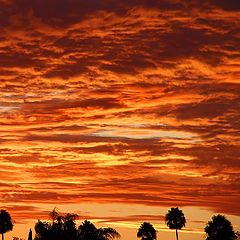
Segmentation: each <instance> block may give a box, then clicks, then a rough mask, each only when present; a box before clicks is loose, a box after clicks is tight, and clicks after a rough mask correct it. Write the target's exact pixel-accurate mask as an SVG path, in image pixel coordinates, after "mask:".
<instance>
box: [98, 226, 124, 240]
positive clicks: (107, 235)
mask: <svg viewBox="0 0 240 240" xmlns="http://www.w3.org/2000/svg"><path fill="white" fill-rule="evenodd" d="M97 236H98V238H97V239H99V240H113V239H115V238H119V237H120V234H119V233H118V232H117V231H116V230H115V229H113V228H110V227H108V228H99V229H97Z"/></svg>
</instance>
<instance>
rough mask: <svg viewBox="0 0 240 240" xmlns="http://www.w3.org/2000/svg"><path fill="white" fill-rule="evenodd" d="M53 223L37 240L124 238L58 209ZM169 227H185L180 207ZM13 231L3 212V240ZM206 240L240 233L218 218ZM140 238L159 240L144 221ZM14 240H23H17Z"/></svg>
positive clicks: (234, 238)
mask: <svg viewBox="0 0 240 240" xmlns="http://www.w3.org/2000/svg"><path fill="white" fill-rule="evenodd" d="M49 216H50V219H51V221H50V222H49V221H40V220H38V222H37V223H36V224H35V238H34V240H114V239H116V238H120V234H119V233H118V232H117V231H116V230H115V229H113V228H110V227H107V228H97V227H96V226H95V225H94V224H93V223H91V222H90V221H88V220H84V221H83V222H82V223H81V224H80V225H79V226H77V223H76V220H77V219H79V217H78V215H76V214H71V213H67V214H60V213H59V212H58V211H57V210H56V208H54V209H53V211H51V212H50V214H49ZM165 222H166V225H167V226H168V227H169V228H170V229H174V230H175V232H176V239H177V240H178V239H179V236H178V230H180V229H182V228H183V227H185V224H186V218H185V216H184V214H183V212H182V210H180V209H179V208H171V209H170V210H169V211H168V213H167V214H166V215H165ZM12 229H13V220H12V218H11V216H10V214H9V213H8V212H7V211H6V210H0V233H1V235H2V240H4V234H5V233H6V232H8V231H11V230H12ZM204 231H205V233H206V234H205V240H240V233H239V232H234V230H233V226H232V224H231V222H230V221H229V220H228V219H226V217H225V216H223V215H220V214H218V215H215V216H213V217H212V219H211V220H210V221H209V222H208V223H207V224H206V227H205V228H204ZM137 237H138V238H141V240H156V239H157V231H156V230H155V228H154V226H153V225H152V224H151V223H149V222H143V223H142V224H141V226H140V227H139V229H138V231H137ZM13 240H22V239H21V238H17V237H14V238H13ZM28 240H33V236H32V230H31V229H30V231H29V234H28Z"/></svg>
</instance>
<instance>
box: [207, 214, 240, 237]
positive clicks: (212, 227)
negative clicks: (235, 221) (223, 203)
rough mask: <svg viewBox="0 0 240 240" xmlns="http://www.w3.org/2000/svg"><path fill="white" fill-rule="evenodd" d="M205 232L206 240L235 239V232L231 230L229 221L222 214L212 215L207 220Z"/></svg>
mask: <svg viewBox="0 0 240 240" xmlns="http://www.w3.org/2000/svg"><path fill="white" fill-rule="evenodd" d="M204 230H205V232H206V234H207V238H206V240H219V239H221V240H235V239H237V234H235V232H234V231H233V227H232V224H231V222H230V221H228V220H227V219H226V218H225V216H223V215H220V214H219V215H216V216H213V217H212V220H211V221H209V222H208V224H207V226H206V227H205V229H204Z"/></svg>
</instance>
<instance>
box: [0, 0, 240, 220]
mask: <svg viewBox="0 0 240 240" xmlns="http://www.w3.org/2000/svg"><path fill="white" fill-rule="evenodd" d="M0 9H1V14H0V24H1V26H2V30H1V33H0V53H1V57H0V114H1V118H0V125H1V127H0V129H1V131H0V144H1V146H0V176H1V183H0V189H1V193H0V195H1V199H2V201H3V203H5V204H6V205H7V206H14V204H18V203H19V204H22V205H24V204H29V203H31V205H32V207H29V208H28V209H27V212H33V211H36V214H38V211H39V209H37V208H35V207H34V206H37V205H38V204H42V203H53V204H60V203H78V202H98V203H109V204H110V203H133V204H145V205H149V206H161V207H162V206H166V207H169V206H176V205H178V206H197V207H204V208H209V209H211V210H214V211H216V212H223V213H226V214H233V215H237V216H239V215H240V207H239V204H238V203H239V197H240V192H239V189H240V177H239V171H240V161H239V160H240V159H239V156H240V148H239V146H240V138H239V136H240V120H239V119H240V111H239V109H240V95H239V93H240V84H239V83H240V80H239V78H240V70H239V69H240V64H239V62H240V61H239V60H240V55H239V50H240V32H239V24H240V21H239V19H240V12H239V10H240V5H239V3H237V1H234V0H232V1H227V2H226V1H214V0H212V1H210V0H209V1H204V2H203V3H197V2H196V1H178V0H169V1H160V0H159V1H150V0H146V1H145V0H142V1H139V0H138V1H135V0H128V1H125V0H123V1H114V0H103V1H96V0H91V1H90V0H89V1H78V0H71V1H67V0H61V1H59V0H49V1H41V0H35V1H30V0H24V1H19V0H4V1H3V0H2V1H0ZM11 210H12V211H14V212H16V214H18V213H19V214H18V215H17V216H18V219H21V218H22V219H24V218H26V215H25V214H22V210H21V209H19V208H18V209H16V208H15V207H12V208H11ZM39 214H40V213H39ZM140 214H141V213H140ZM40 217H41V214H40ZM116 221H118V220H117V219H116ZM119 221H120V220H119Z"/></svg>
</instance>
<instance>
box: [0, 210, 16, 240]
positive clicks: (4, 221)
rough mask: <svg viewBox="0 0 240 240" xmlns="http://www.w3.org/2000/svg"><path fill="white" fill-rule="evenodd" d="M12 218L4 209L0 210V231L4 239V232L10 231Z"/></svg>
mask: <svg viewBox="0 0 240 240" xmlns="http://www.w3.org/2000/svg"><path fill="white" fill-rule="evenodd" d="M12 229H13V220H12V218H11V216H10V214H9V213H8V212H7V211H6V210H0V233H1V234H2V240H4V233H6V232H8V231H12Z"/></svg>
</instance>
